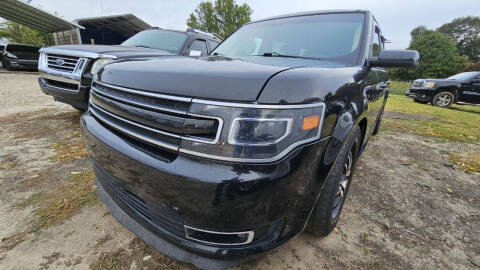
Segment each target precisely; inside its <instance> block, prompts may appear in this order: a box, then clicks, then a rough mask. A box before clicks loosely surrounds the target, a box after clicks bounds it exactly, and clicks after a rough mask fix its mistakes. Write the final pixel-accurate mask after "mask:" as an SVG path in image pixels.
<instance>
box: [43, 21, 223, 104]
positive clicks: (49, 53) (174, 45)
mask: <svg viewBox="0 0 480 270" xmlns="http://www.w3.org/2000/svg"><path fill="white" fill-rule="evenodd" d="M220 42H221V39H220V38H219V37H218V36H216V35H214V34H210V33H205V32H202V31H199V30H196V29H188V30H187V32H183V31H174V30H165V29H160V28H158V27H156V28H152V29H149V30H144V31H142V32H139V33H137V34H135V35H134V36H132V37H130V38H129V39H127V40H126V41H124V42H123V43H122V44H120V45H118V46H113V45H62V46H53V47H47V48H42V49H41V50H40V52H41V55H40V65H39V71H40V74H39V79H38V81H39V83H40V87H41V88H42V90H43V92H44V93H45V94H47V95H52V96H53V98H54V99H55V100H56V101H60V102H64V103H67V104H70V105H72V106H73V107H74V108H75V109H77V110H80V111H85V110H86V109H87V107H88V94H89V91H90V85H91V83H92V76H93V74H95V73H96V72H98V70H99V69H100V68H101V67H102V66H104V65H106V64H108V63H111V62H113V61H115V60H117V61H118V60H123V59H127V58H145V57H161V56H173V55H185V56H206V55H207V54H208V53H209V52H210V51H212V50H213V49H214V48H215V47H216V46H217V45H218V44H219V43H220ZM37 58H38V57H37Z"/></svg>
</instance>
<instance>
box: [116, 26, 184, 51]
mask: <svg viewBox="0 0 480 270" xmlns="http://www.w3.org/2000/svg"><path fill="white" fill-rule="evenodd" d="M186 39H187V34H185V33H181V32H174V31H163V30H146V31H142V32H140V33H137V34H136V35H134V36H132V37H131V38H129V39H127V40H125V41H124V42H123V43H122V44H121V45H123V46H131V47H147V48H153V49H158V50H165V51H169V52H172V53H176V54H178V53H179V52H180V50H181V49H182V47H183V43H184V42H185V40H186Z"/></svg>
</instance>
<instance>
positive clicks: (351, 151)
mask: <svg viewBox="0 0 480 270" xmlns="http://www.w3.org/2000/svg"><path fill="white" fill-rule="evenodd" d="M360 140H361V131H360V127H359V126H356V127H355V128H354V130H353V132H352V136H351V137H350V138H349V139H348V141H347V142H346V143H345V144H344V145H343V147H342V150H340V153H339V156H338V158H337V160H336V161H335V163H334V164H333V167H332V170H331V172H330V174H329V175H328V177H327V182H326V183H325V187H324V188H323V191H322V194H321V195H320V198H319V199H318V201H317V203H316V205H315V208H314V210H313V213H312V215H311V217H310V220H309V226H308V230H309V231H310V232H311V233H312V234H313V235H315V236H327V235H328V234H330V233H331V232H332V230H333V228H335V226H336V225H337V222H338V219H339V217H340V213H341V212H342V208H343V204H344V203H345V199H346V197H347V193H348V189H349V187H350V182H351V179H352V176H353V172H354V170H355V163H356V160H357V158H358V153H359V149H360V145H361V143H360Z"/></svg>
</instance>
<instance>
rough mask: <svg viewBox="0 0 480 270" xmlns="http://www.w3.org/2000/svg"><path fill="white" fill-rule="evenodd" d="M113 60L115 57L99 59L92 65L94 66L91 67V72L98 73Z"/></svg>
mask: <svg viewBox="0 0 480 270" xmlns="http://www.w3.org/2000/svg"><path fill="white" fill-rule="evenodd" d="M111 62H113V59H110V58H102V59H98V60H96V61H95V62H94V63H93V65H92V68H91V69H90V73H92V74H93V75H95V74H97V73H98V71H100V69H101V68H102V67H103V66H105V65H108V64H110V63H111Z"/></svg>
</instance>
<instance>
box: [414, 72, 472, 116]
mask: <svg viewBox="0 0 480 270" xmlns="http://www.w3.org/2000/svg"><path fill="white" fill-rule="evenodd" d="M405 95H406V96H408V97H411V98H413V100H414V101H415V102H418V103H423V104H427V103H429V102H430V103H431V104H432V105H434V106H437V107H449V106H450V105H452V104H455V103H456V104H460V105H462V104H472V105H480V71H472V72H464V73H459V74H457V75H454V76H451V77H448V78H446V79H418V80H415V81H414V82H413V84H412V87H411V88H410V90H409V91H407V93H405Z"/></svg>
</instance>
